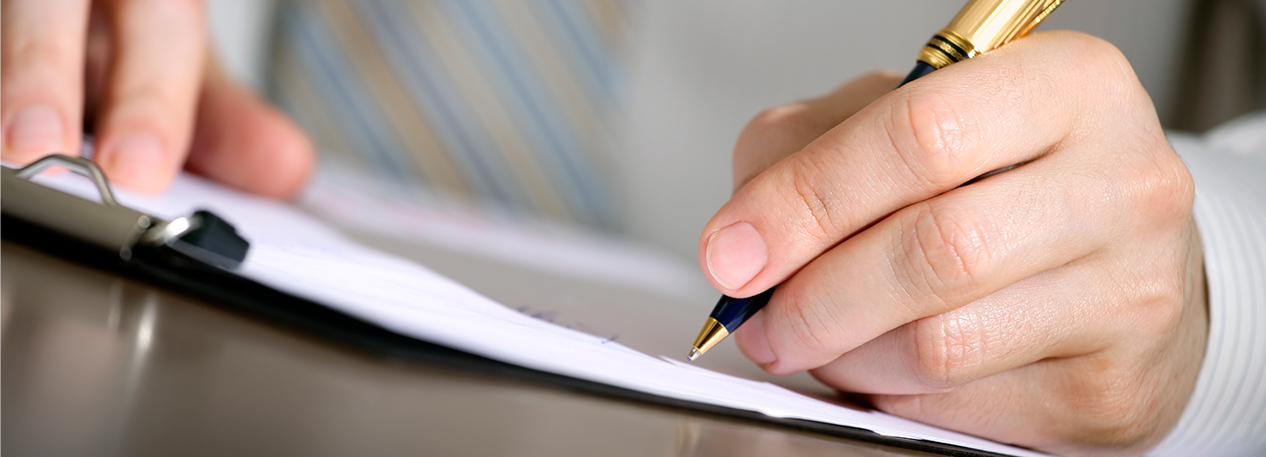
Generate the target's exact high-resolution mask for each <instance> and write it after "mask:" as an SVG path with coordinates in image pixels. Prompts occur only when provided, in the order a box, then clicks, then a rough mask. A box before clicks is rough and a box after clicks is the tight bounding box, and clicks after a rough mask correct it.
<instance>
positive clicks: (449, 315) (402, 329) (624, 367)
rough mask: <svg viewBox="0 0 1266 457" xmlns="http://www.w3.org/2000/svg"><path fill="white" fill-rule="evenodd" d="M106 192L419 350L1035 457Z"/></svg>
mask: <svg viewBox="0 0 1266 457" xmlns="http://www.w3.org/2000/svg"><path fill="white" fill-rule="evenodd" d="M37 181H40V182H42V183H44V184H46V185H50V186H52V187H57V188H60V189H63V190H66V191H68V192H71V193H75V194H77V195H81V196H87V195H92V194H93V192H95V190H94V189H93V188H92V187H91V186H90V185H89V183H88V181H87V180H86V179H83V178H81V177H79V176H76V175H73V174H70V173H62V174H60V175H55V176H41V177H39V178H37ZM117 192H118V195H117V197H118V198H119V200H120V201H121V202H122V203H123V204H125V205H128V206H131V207H134V208H137V209H140V210H143V211H147V212H150V213H152V214H155V215H157V216H160V217H168V218H171V217H177V216H181V215H186V214H188V213H190V212H192V211H193V210H195V209H208V210H211V211H213V212H215V213H216V214H217V215H219V216H221V217H223V218H224V219H225V220H227V221H229V222H230V223H232V224H234V225H235V226H236V227H237V228H238V231H239V233H241V234H242V235H243V236H244V237H246V238H247V239H248V240H250V242H251V250H250V252H249V254H248V256H247V259H246V261H245V262H244V264H243V266H242V268H241V270H240V273H241V274H242V275H245V276H247V277H250V278H252V279H254V280H256V281H258V282H260V283H263V284H266V285H269V286H271V287H273V288H276V289H278V290H281V291H284V292H287V293H291V294H294V295H297V296H301V297H304V298H307V299H309V300H312V301H314V302H317V303H321V304H324V305H326V306H329V307H331V308H335V309H338V310H340V311H343V312H345V313H347V314H351V315H354V316H357V317H359V318H361V319H364V320H366V321H369V322H372V323H375V324H377V325H380V326H382V327H385V328H387V329H390V330H392V331H395V332H398V333H401V334H405V335H410V336H413V337H416V338H418V339H422V340H426V341H430V342H434V343H438V344H442V345H445V346H449V347H453V348H456V349H460V350H463V351H467V352H470V353H474V354H479V355H482V356H485V357H488V358H492V359H496V360H501V361H504V362H508V363H513V364H516V365H521V366H524V367H528V368H533V369H537V370H541V371H547V372H552V373H558V374H562V375H566V376H571V377H575V378H580V379H585V380H589V381H594V382H599V383H604V384H609V385H613V386H618V387H623V388H627V389H632V390H636V391H641V392H646V393H650V394H655V395H661V396H664V397H670V398H675V399H680V400H687V401H693V402H699V403H707V404H713V405H720V406H725V407H730V408H736V409H742V410H750V411H757V412H760V413H763V414H767V415H770V416H774V417H784V418H797V419H805V420H810V421H817V422H823V423H828V424H837V425H845V426H850V427H857V428H862V429H869V430H872V431H874V432H876V433H879V434H883V435H889V436H897V437H904V438H912V439H922V440H929V441H936V442H941V443H946V444H953V445H958V446H963V447H968V448H974V449H980V450H984V451H990V452H997V453H1003V454H1011V455H1017V456H1038V455H1042V454H1039V453H1035V452H1032V451H1027V450H1024V449H1019V448H1015V447H1011V446H1006V445H1002V444H998V443H994V442H992V441H988V440H984V439H980V438H976V437H972V436H968V435H964V434H960V433H956V432H952V431H948V430H943V429H939V428H936V427H932V426H928V425H924V424H920V423H917V422H912V421H909V420H905V419H901V418H898V417H895V416H890V415H887V414H884V413H881V412H877V411H859V410H855V409H850V408H847V407H844V406H840V405H837V404H833V403H830V402H828V401H823V400H819V399H815V398H811V397H808V396H805V395H801V394H799V393H795V392H792V391H790V390H787V389H784V388H782V387H779V386H777V385H773V384H769V383H764V382H757V381H751V380H747V379H742V378H738V377H734V376H730V375H726V374H722V373H717V372H713V371H710V370H707V369H704V368H701V367H697V366H692V365H689V364H687V363H685V362H680V361H675V360H671V359H666V358H656V357H652V356H649V355H646V354H643V353H641V352H639V351H637V350H634V349H632V348H629V347H626V346H623V345H621V344H619V343H616V342H613V341H609V340H607V339H605V338H603V337H598V336H594V335H590V334H587V333H583V332H580V331H577V330H574V329H569V328H564V327H561V326H558V325H554V324H551V323H549V322H545V321H542V320H538V319H533V318H531V317H529V316H527V315H524V314H522V313H520V312H517V311H515V310H513V309H510V308H508V307H506V306H503V305H501V304H499V303H496V302H494V301H492V300H491V299H488V298H486V297H484V296H482V295H480V294H478V293H476V292H474V291H472V290H470V289H469V288H467V287H465V286H462V285H461V284H458V283H456V282H454V281H451V280H449V279H447V278H444V277H442V276H440V275H438V274H436V273H434V272H432V271H430V270H428V269H426V268H425V267H423V266H421V265H418V264H416V263H413V262H410V261H407V260H404V259H400V258H397V257H393V256H391V255H388V254H384V253H381V252H377V251H374V250H371V249H368V248H365V247H363V246H360V245H358V244H356V243H353V242H351V241H349V240H348V239H346V238H344V237H343V236H342V235H340V234H339V233H338V232H337V231H336V230H334V229H332V228H330V227H328V226H325V225H324V224H323V223H321V222H320V221H318V220H316V219H314V218H311V217H309V216H307V215H306V214H304V213H302V212H300V211H297V210H295V209H294V208H293V207H291V206H289V205H287V204H284V203H280V202H276V201H271V200H265V199H260V198H255V197H251V196H248V195H244V194H241V193H238V192H234V191H232V190H229V189H226V188H223V187H221V186H218V185H216V184H213V183H210V182H207V181H205V180H202V179H200V178H197V177H194V176H189V175H185V176H181V177H179V178H178V179H177V180H176V181H175V183H173V185H172V186H171V188H170V189H169V190H168V191H167V192H166V193H165V194H163V195H160V196H147V195H142V194H136V193H132V192H128V191H126V190H119V191H117Z"/></svg>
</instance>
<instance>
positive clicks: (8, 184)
mask: <svg viewBox="0 0 1266 457" xmlns="http://www.w3.org/2000/svg"><path fill="white" fill-rule="evenodd" d="M55 166H61V167H63V168H66V169H68V170H70V171H73V172H75V173H76V174H79V175H82V176H84V177H87V178H88V179H90V180H91V181H92V182H93V184H94V185H95V186H96V188H97V193H98V194H99V195H100V198H101V203H96V202H93V201H91V200H86V199H83V198H79V197H76V196H74V195H71V194H68V193H65V192H62V191H59V190H56V189H52V188H49V187H45V186H42V185H39V184H37V183H35V182H33V181H31V178H32V177H34V176H36V175H38V174H40V173H42V172H44V171H45V170H48V169H49V168H52V167H55ZM0 183H2V184H3V191H2V192H0V198H3V202H2V203H0V209H2V210H3V212H4V214H5V215H7V216H13V217H17V218H19V219H23V220H26V221H28V222H31V223H34V224H36V225H40V226H43V227H46V228H49V229H52V230H55V231H58V232H61V233H62V234H64V235H69V236H71V237H74V238H77V239H79V240H81V241H85V242H88V243H89V244H92V245H96V246H99V247H102V248H105V249H109V250H112V251H115V252H118V254H119V257H120V258H122V259H123V260H125V261H126V260H132V258H133V256H134V255H136V254H138V252H142V251H144V252H159V251H162V250H163V248H170V249H171V250H174V251H175V252H177V253H180V254H183V255H185V256H188V257H192V258H194V259H195V260H198V261H200V262H203V263H207V264H210V265H213V266H216V267H220V268H225V269H235V268H237V267H238V266H240V265H241V263H242V261H243V260H245V259H246V252H247V250H249V249H250V242H248V241H246V240H245V239H244V238H242V237H241V236H240V235H238V234H237V230H236V229H234V227H233V226H232V225H230V224H229V223H228V222H225V221H224V220H223V219H221V218H220V217H219V216H216V215H215V214H213V213H211V212H210V211H205V210H198V211H195V212H194V213H193V214H191V215H188V216H182V217H178V218H175V219H172V220H165V219H162V218H159V217H155V216H152V215H149V214H145V213H142V212H140V211H136V210H134V209H132V208H128V207H126V206H123V205H121V204H119V202H118V200H117V199H116V198H115V197H114V191H113V190H111V188H110V183H109V181H107V180H106V176H105V173H103V172H102V171H101V168H100V167H98V166H97V164H95V163H93V162H92V161H91V160H88V159H86V158H83V157H71V156H68V155H65V154H52V155H48V156H45V157H43V158H41V159H39V160H36V161H35V162H33V163H31V164H30V165H27V166H25V167H22V168H19V169H16V170H15V169H12V168H8V167H3V177H2V178H0Z"/></svg>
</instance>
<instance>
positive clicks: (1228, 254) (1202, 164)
mask: <svg viewBox="0 0 1266 457" xmlns="http://www.w3.org/2000/svg"><path fill="white" fill-rule="evenodd" d="M1171 141H1172V142H1173V145H1174V149H1175V150H1176V151H1178V153H1179V155H1180V156H1182V158H1183V161H1184V162H1185V163H1186V164H1187V168H1188V169H1189V170H1190V171H1191V174H1192V177H1193V179H1194V180H1195V184H1196V200H1195V208H1194V215H1195V219H1196V225H1197V227H1198V228H1199V230H1200V239H1201V242H1202V243H1203V245H1204V261H1205V277H1206V278H1207V279H1206V281H1207V287H1208V298H1209V340H1208V345H1207V346H1206V349H1205V356H1204V364H1203V366H1202V367H1201V369H1200V374H1199V377H1198V378H1197V380H1196V387H1195V391H1194V392H1193V393H1192V396H1191V399H1190V400H1189V401H1188V403H1187V407H1186V409H1185V410H1184V411H1183V414H1182V417H1181V418H1180V419H1179V421H1178V425H1177V426H1176V427H1175V428H1174V430H1173V432H1171V433H1170V434H1169V436H1168V437H1166V438H1165V439H1164V440H1163V441H1162V442H1161V443H1160V445H1158V446H1157V447H1156V448H1155V449H1154V450H1153V451H1152V453H1151V454H1149V455H1151V456H1154V457H1169V456H1191V455H1218V456H1226V457H1239V456H1244V457H1248V456H1256V457H1260V456H1264V455H1266V111H1264V112H1258V113H1255V114H1253V115H1250V116H1247V117H1245V118H1241V119H1240V120H1237V121H1233V122H1232V123H1231V124H1230V125H1228V126H1226V127H1224V128H1219V129H1217V130H1215V131H1213V132H1211V133H1210V134H1209V135H1207V136H1205V137H1192V136H1181V135H1173V136H1171Z"/></svg>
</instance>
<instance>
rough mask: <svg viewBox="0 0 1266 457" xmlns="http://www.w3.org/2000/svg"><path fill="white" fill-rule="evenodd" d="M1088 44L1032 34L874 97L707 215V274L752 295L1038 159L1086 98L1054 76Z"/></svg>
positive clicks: (1073, 64) (702, 249) (702, 255)
mask: <svg viewBox="0 0 1266 457" xmlns="http://www.w3.org/2000/svg"><path fill="white" fill-rule="evenodd" d="M1097 43H1100V41H1098V40H1096V39H1087V38H1085V36H1084V35H1079V34H1072V33H1045V34H1038V35H1034V36H1031V37H1029V38H1026V39H1024V40H1020V41H1018V42H1016V43H1014V44H1012V45H1010V46H1008V48H1006V49H1003V50H1000V51H998V52H995V53H993V54H989V55H984V56H981V57H978V58H976V59H972V60H969V61H966V62H962V63H959V64H956V65H954V66H951V67H948V68H945V69H943V70H940V71H938V72H936V73H933V74H931V75H929V76H927V77H925V78H923V79H921V80H919V81H917V82H915V83H912V84H909V85H907V86H906V87H905V88H902V89H901V90H899V91H895V92H893V93H891V94H888V95H886V96H884V97H882V98H880V99H879V100H877V101H875V102H874V103H872V104H871V105H870V106H868V107H866V108H865V109H863V110H862V111H861V112H859V113H857V114H856V115H854V116H853V117H851V118H849V119H848V120H846V121H844V122H843V123H841V124H840V125H838V126H836V127H835V128H834V129H832V130H830V131H829V132H827V133H826V134H825V135H823V136H822V137H820V138H818V139H817V140H815V141H814V142H812V143H811V144H809V145H808V146H806V147H805V148H804V149H802V150H800V151H799V152H797V153H795V154H793V155H791V156H790V157H788V158H786V159H784V160H783V161H781V162H779V163H777V164H775V165H774V166H773V167H770V168H769V169H768V170H767V171H765V172H764V173H761V174H760V175H759V176H757V177H756V178H755V179H753V180H752V181H751V182H749V183H748V184H747V185H746V186H744V187H743V188H742V189H741V190H739V191H738V192H737V193H736V194H735V195H734V197H733V198H731V199H730V201H729V202H728V203H726V204H725V205H724V206H723V207H722V208H721V209H720V210H719V211H718V212H717V214H716V215H715V216H713V217H712V220H710V221H709V222H708V224H707V225H706V226H705V227H704V230H703V235H702V237H701V239H700V242H699V259H700V264H701V267H702V268H703V270H704V271H705V276H706V277H707V278H708V280H709V281H710V282H712V284H713V285H714V286H715V287H717V289H718V290H720V291H721V292H723V293H725V294H726V295H730V296H734V297H747V296H751V295H755V294H757V293H760V292H762V291H764V290H766V289H768V288H770V287H772V286H774V285H775V284H778V283H779V282H782V281H783V280H784V279H786V278H787V277H789V276H790V275H792V274H793V273H794V272H795V271H797V270H798V269H800V268H801V267H802V266H804V265H805V264H807V263H808V262H809V261H811V260H813V259H814V258H816V257H817V256H818V255H819V254H821V253H822V252H825V251H826V250H827V249H830V248H831V247H832V246H834V245H836V244H838V243H839V242H840V241H841V240H843V239H845V238H848V237H849V236H851V235H852V234H854V233H857V232H858V231H860V230H861V229H863V228H865V227H867V226H869V225H871V224H873V223H875V222H876V221H878V220H880V219H882V218H883V217H885V216H886V215H888V214H891V213H893V212H895V211H897V210H899V209H901V208H903V207H906V206H908V205H910V204H913V203H917V202H920V201H923V200H926V199H928V198H931V197H933V196H936V195H938V194H941V193H943V192H945V191H948V190H950V189H953V188H955V187H957V186H959V185H962V184H963V183H965V182H967V181H969V180H971V179H972V178H975V177H977V176H980V175H981V174H984V173H986V172H989V171H991V170H995V169H999V168H1003V167H1006V166H1010V165H1015V164H1019V163H1023V162H1026V161H1029V160H1032V159H1034V158H1036V157H1038V156H1040V155H1042V154H1044V153H1045V152H1047V151H1048V150H1050V149H1052V147H1053V146H1054V145H1056V144H1057V143H1058V142H1059V141H1060V140H1061V139H1062V138H1064V137H1065V135H1066V134H1067V133H1068V132H1070V131H1071V130H1072V128H1073V126H1074V123H1075V122H1077V121H1076V120H1077V119H1078V118H1079V116H1078V115H1077V114H1078V112H1079V111H1080V109H1081V107H1082V106H1083V105H1084V104H1083V103H1082V100H1083V99H1085V98H1086V96H1085V94H1081V93H1079V92H1078V91H1079V90H1080V86H1077V87H1073V86H1069V85H1063V84H1060V83H1061V82H1062V81H1061V80H1060V76H1061V73H1062V72H1067V71H1072V70H1070V68H1085V67H1087V65H1086V62H1084V60H1086V59H1085V58H1084V57H1083V54H1085V53H1089V54H1091V55H1094V54H1096V53H1102V52H1101V51H1102V50H1101V49H1091V50H1089V51H1087V50H1086V49H1085V48H1086V47H1087V46H1091V45H1097ZM1034 48H1041V49H1042V52H1034V51H1033V49H1034ZM965 82H966V83H965ZM985 88H989V90H985Z"/></svg>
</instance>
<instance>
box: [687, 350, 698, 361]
mask: <svg viewBox="0 0 1266 457" xmlns="http://www.w3.org/2000/svg"><path fill="white" fill-rule="evenodd" d="M699 355H700V354H699V350H698V349H695V348H690V355H688V356H686V361H687V362H694V361H695V359H697V358H699Z"/></svg>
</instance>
